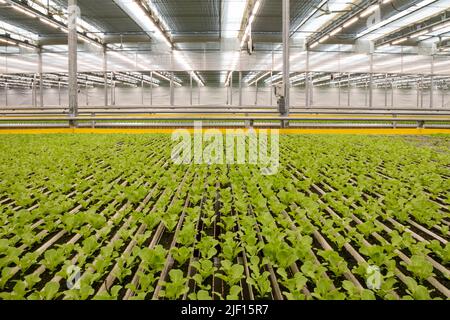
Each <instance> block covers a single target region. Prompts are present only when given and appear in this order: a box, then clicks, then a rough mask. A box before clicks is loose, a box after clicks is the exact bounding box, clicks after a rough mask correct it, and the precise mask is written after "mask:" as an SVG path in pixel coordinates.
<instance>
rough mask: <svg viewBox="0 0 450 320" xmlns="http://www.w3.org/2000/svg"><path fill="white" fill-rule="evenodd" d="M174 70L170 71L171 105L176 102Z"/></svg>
mask: <svg viewBox="0 0 450 320" xmlns="http://www.w3.org/2000/svg"><path fill="white" fill-rule="evenodd" d="M173 86H174V84H173V72H171V73H170V105H171V106H173V105H174V104H175V101H174V100H175V99H174V88H173Z"/></svg>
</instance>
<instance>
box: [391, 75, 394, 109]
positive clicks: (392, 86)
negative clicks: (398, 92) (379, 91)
mask: <svg viewBox="0 0 450 320" xmlns="http://www.w3.org/2000/svg"><path fill="white" fill-rule="evenodd" d="M391 107H392V108H394V82H393V81H392V80H391Z"/></svg>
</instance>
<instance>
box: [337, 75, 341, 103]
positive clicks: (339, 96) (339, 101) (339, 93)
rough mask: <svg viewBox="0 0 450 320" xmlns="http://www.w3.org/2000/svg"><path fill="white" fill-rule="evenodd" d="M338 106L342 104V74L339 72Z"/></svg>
mask: <svg viewBox="0 0 450 320" xmlns="http://www.w3.org/2000/svg"><path fill="white" fill-rule="evenodd" d="M338 106H339V107H340V106H341V75H340V74H339V81H338Z"/></svg>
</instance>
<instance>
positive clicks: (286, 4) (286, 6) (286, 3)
mask: <svg viewBox="0 0 450 320" xmlns="http://www.w3.org/2000/svg"><path fill="white" fill-rule="evenodd" d="M282 11H283V15H282V16H283V28H282V29H283V83H284V101H285V112H284V113H283V114H282V115H283V116H288V115H289V106H290V99H289V98H290V96H289V94H290V91H291V90H290V84H291V83H290V81H289V73H290V71H289V62H290V61H289V58H290V54H289V31H290V25H291V24H290V22H291V18H290V0H283V8H282Z"/></svg>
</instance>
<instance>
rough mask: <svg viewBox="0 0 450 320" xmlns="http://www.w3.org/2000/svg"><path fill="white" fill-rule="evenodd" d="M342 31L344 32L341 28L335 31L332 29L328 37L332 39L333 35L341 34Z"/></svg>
mask: <svg viewBox="0 0 450 320" xmlns="http://www.w3.org/2000/svg"><path fill="white" fill-rule="evenodd" d="M342 30H344V28H343V27H339V28H336V29H334V30H333V31H332V32H330V36H331V37H334V36H335V35H337V34H338V33H339V32H341V31H342Z"/></svg>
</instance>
